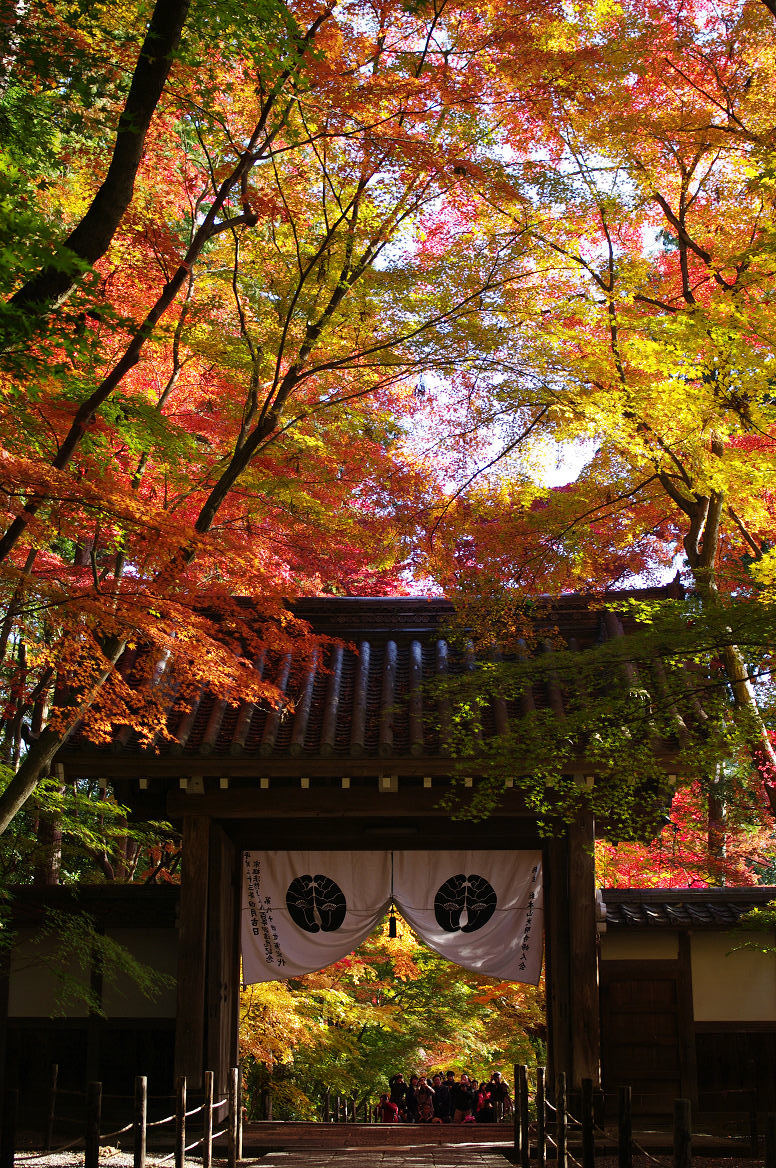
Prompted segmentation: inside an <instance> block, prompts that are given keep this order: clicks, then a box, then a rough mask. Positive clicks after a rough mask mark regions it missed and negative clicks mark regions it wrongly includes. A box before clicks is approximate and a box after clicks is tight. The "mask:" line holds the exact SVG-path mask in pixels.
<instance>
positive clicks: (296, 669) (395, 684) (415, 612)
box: [61, 585, 677, 762]
mask: <svg viewBox="0 0 776 1168" xmlns="http://www.w3.org/2000/svg"><path fill="white" fill-rule="evenodd" d="M676 594H677V592H676V586H673V585H672V586H668V587H667V588H652V589H642V590H639V591H638V592H631V593H627V592H618V593H616V594H615V595H616V597H617V599H618V601H619V600H621V599H622V597H624V596H638V597H639V598H649V597H657V596H667V595H676ZM249 603H250V602H248V601H246V602H245V604H246V605H248V604H249ZM292 607H293V609H294V611H295V613H296V615H297V616H299V617H301V618H302V619H304V620H305V621H308V622H309V624H310V625H311V627H312V629H313V631H314V632H317V633H320V634H324V635H326V636H328V637H335V638H338V639H339V640H340V641H341V643H340V644H336V643H335V644H326V645H325V647H324V648H323V649H321V650H319V655H318V657H317V659H315V660H314V661H313V663H312V665H311V664H310V662H309V659H307V660H306V661H304V662H302V661H301V660H300V661H297V660H295V659H294V657H293V655H292V654H288V655H286V656H280V655H277V656H276V657H272V656H271V655H267V656H266V657H263V658H262V659H260V660H258V661H257V662H256V665H255V667H256V669H257V670H258V671H259V672H260V673H261V675H262V677H263V678H265V679H268V680H271V681H272V682H274V683H275V684H276V685H277V686H278V687H279V689H280V690H282V691H283V692H284V693H285V694H286V696H287V698H288V705H287V706H286V707H285V708H284V707H283V706H282V705H281V706H279V707H276V708H270V707H269V706H267V705H266V704H254V703H252V702H243V703H242V704H241V705H239V706H233V705H228V704H227V703H226V702H225V701H222V700H219V699H218V698H216V697H215V695H214V694H213V693H209V692H207V691H205V692H203V693H201V694H200V695H199V696H198V697H197V698H196V699H195V701H194V703H193V705H192V706H191V708H190V709H185V708H184V709H181V708H176V707H175V705H174V704H173V703H171V707H170V713H169V716H168V723H167V725H168V730H169V731H170V733H171V734H172V737H173V741H164V740H158V741H157V742H156V743H155V744H154V747H153V748H149V747H148V746H145V745H143V744H142V743H141V741H140V740H139V739H138V737H137V735H136V734H135V733H134V731H133V730H132V728H131V727H130V726H123V727H121V726H119V727H117V728H116V732H115V735H114V739H113V743H112V746H111V747H107V748H106V747H102V748H97V747H93V746H91V745H90V744H89V743H88V742H86V741H84V740H83V739H80V740H79V738H78V737H77V736H75V737H74V739H73V741H72V742H71V744H70V745H69V746H68V747H66V748H65V750H64V751H63V752H62V756H61V757H63V758H64V759H67V758H68V756H70V757H72V756H73V755H74V754H76V753H77V754H79V755H81V756H84V755H88V754H91V755H92V756H93V757H94V756H95V755H96V754H97V753H99V754H101V755H102V756H103V757H105V756H106V752H107V753H108V754H110V753H112V754H113V755H114V756H123V757H125V758H126V757H134V758H138V757H139V756H145V757H146V758H159V759H163V758H169V759H173V758H175V757H178V756H180V757H181V758H182V759H191V760H204V759H209V760H212V761H216V760H218V759H222V760H229V759H255V760H257V762H258V761H259V760H262V759H263V760H267V761H272V760H275V761H277V760H287V761H289V762H290V761H292V760H293V759H295V758H298V759H300V761H302V760H305V759H307V760H325V759H332V760H335V759H339V760H344V759H348V758H349V759H353V760H355V759H365V760H367V759H375V760H376V761H378V760H391V759H394V760H395V759H406V760H411V759H413V758H418V759H421V758H426V759H432V758H443V757H445V755H446V751H445V745H444V740H445V724H446V721H447V719H448V718H449V710H448V709H447V708H446V703H445V701H444V700H440V699H438V698H436V697H434V696H430V695H429V693H428V689H427V683H428V682H429V681H430V680H432V679H433V678H435V677H439V676H442V675H444V674H445V673H455V672H461V671H463V670H465V669H466V668H467V667H470V666H471V658H470V655H469V656H467V653H466V652H465V651H463V652H461V651H459V652H456V651H454V650H453V648H452V647H451V646H450V645H449V644H448V641H447V639H446V637H445V633H446V631H447V626H448V625H449V624H450V622H451V618H452V616H453V607H452V605H451V603H450V602H449V601H447V600H444V599H420V598H414V597H413V598H407V597H386V598H374V599H373V598H351V597H324V598H314V599H304V600H299V601H297V602H295V603H294V605H293V606H292ZM534 611H535V613H536V619H535V625H536V627H537V628H539V629H540V630H541V629H542V628H544V627H545V626H546V627H547V629H548V633H547V635H548V636H552V638H553V645H557V644H558V643H560V644H561V646H562V645H563V644H565V645H566V646H567V647H568V648H571V649H580V650H581V649H587V648H590V647H591V646H593V645H595V644H598V643H601V642H602V641H605V640H609V639H612V638H614V637H618V636H622V635H623V631H624V630H623V624H622V620H621V617H620V616H619V615H617V613H615V612H613V611H610V610H607V609H606V608H605V607H602V606H601V601H600V598H591V597H586V596H579V595H570V596H563V597H559V598H555V599H550V598H539V599H538V600H537V601H536V602H535V604H534ZM550 630H551V632H550ZM546 647H547V645H545V648H546ZM542 708H545V709H550V710H552V711H553V712H554V713H555V714H556V715H557V716H558V717H563V714H564V698H563V693H562V691H561V688H560V686H559V685H557V684H555V683H553V682H552V680H551V679H550V680H547V681H546V682H542V683H537V684H536V685H534V686H533V687H532V689H530V690H528V691H527V692H525V693H524V694H523V695H521V696H520V698H519V699H515V700H506V699H503V698H498V697H497V698H495V699H494V700H493V701H492V702H491V704H490V707H489V709H487V710H486V711H485V717H484V728H483V730H484V735H485V736H488V735H495V734H500V733H504V732H505V731H506V730H507V729H508V727H509V722H510V718H513V717H519V716H523V715H525V714H526V713H528V712H530V711H531V710H533V709H542Z"/></svg>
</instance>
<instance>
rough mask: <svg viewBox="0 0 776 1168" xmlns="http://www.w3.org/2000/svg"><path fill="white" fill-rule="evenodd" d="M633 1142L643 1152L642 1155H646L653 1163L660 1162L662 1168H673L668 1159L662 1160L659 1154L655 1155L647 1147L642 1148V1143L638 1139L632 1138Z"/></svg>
mask: <svg viewBox="0 0 776 1168" xmlns="http://www.w3.org/2000/svg"><path fill="white" fill-rule="evenodd" d="M631 1143H632V1144H633V1146H634V1148H635V1149H636V1150H637V1151H638V1152H640V1153H641V1155H642V1156H646V1157H647V1159H648V1160H651V1161H652V1163H653V1164H660V1166H661V1168H671V1166H670V1164H669V1163H668V1161H667V1160H661V1159H660V1158H659V1157H658V1156H653V1155H652V1154H651V1153H650V1152H648V1151H647V1149H646V1148H642V1146H641V1144H640V1143H638V1141H637V1140H634V1139H632V1140H631Z"/></svg>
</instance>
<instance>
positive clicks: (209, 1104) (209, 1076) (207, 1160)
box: [202, 1071, 214, 1168]
mask: <svg viewBox="0 0 776 1168" xmlns="http://www.w3.org/2000/svg"><path fill="white" fill-rule="evenodd" d="M213 1078H214V1075H213V1072H212V1071H205V1102H204V1108H205V1110H204V1111H203V1113H202V1119H203V1124H202V1126H203V1138H202V1168H211V1165H212V1163H213V1099H214V1092H213Z"/></svg>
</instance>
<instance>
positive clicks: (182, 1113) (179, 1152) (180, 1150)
mask: <svg viewBox="0 0 776 1168" xmlns="http://www.w3.org/2000/svg"><path fill="white" fill-rule="evenodd" d="M185 1159H186V1076H185V1075H178V1078H177V1079H176V1081H175V1168H184V1161H185Z"/></svg>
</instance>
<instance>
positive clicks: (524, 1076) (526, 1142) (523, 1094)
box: [517, 1064, 531, 1168]
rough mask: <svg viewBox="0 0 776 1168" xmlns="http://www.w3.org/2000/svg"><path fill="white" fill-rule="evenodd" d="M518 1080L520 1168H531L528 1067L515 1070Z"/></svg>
mask: <svg viewBox="0 0 776 1168" xmlns="http://www.w3.org/2000/svg"><path fill="white" fill-rule="evenodd" d="M517 1069H518V1072H519V1080H520V1168H531V1139H530V1136H529V1129H528V1067H526V1066H523V1065H522V1064H521V1065H520V1066H519V1067H518V1068H517Z"/></svg>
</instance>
